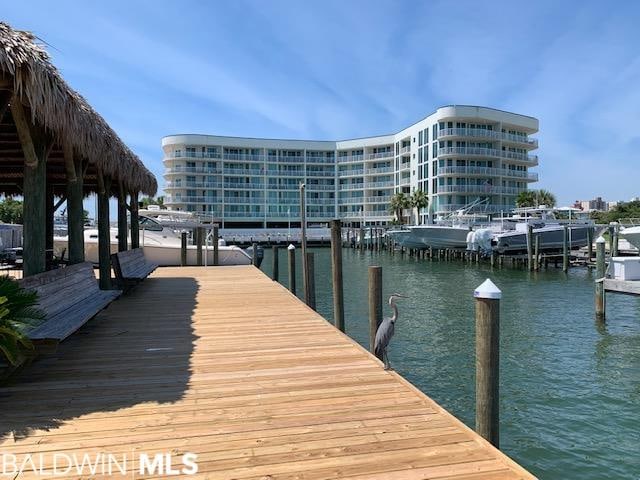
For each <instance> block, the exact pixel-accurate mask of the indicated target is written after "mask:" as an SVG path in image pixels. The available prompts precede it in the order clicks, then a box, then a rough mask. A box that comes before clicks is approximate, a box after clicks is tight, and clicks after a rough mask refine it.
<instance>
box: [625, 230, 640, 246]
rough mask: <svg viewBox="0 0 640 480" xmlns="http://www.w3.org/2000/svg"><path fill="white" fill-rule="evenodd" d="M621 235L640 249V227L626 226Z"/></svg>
mask: <svg viewBox="0 0 640 480" xmlns="http://www.w3.org/2000/svg"><path fill="white" fill-rule="evenodd" d="M620 236H621V237H622V238H624V239H625V240H626V241H627V242H629V243H630V244H631V245H633V246H634V247H636V248H639V249H640V227H626V228H625V229H623V230H621V231H620Z"/></svg>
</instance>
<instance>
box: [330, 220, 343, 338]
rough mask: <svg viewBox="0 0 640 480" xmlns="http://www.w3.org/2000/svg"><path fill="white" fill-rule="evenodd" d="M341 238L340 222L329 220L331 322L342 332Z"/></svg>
mask: <svg viewBox="0 0 640 480" xmlns="http://www.w3.org/2000/svg"><path fill="white" fill-rule="evenodd" d="M341 238H342V232H341V225H340V220H331V273H332V276H333V321H334V324H335V326H336V328H337V329H338V330H340V331H341V332H344V297H343V293H344V292H343V288H342V245H341V243H340V240H341Z"/></svg>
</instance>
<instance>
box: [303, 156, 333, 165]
mask: <svg viewBox="0 0 640 480" xmlns="http://www.w3.org/2000/svg"><path fill="white" fill-rule="evenodd" d="M335 160H336V159H335V157H307V163H326V164H331V165H333V164H335Z"/></svg>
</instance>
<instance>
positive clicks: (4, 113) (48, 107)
mask: <svg viewBox="0 0 640 480" xmlns="http://www.w3.org/2000/svg"><path fill="white" fill-rule="evenodd" d="M12 99H13V101H20V102H21V103H22V105H23V106H24V109H25V112H27V114H28V115H29V116H30V118H29V121H30V122H31V123H32V124H33V125H37V126H38V127H39V128H41V129H43V131H45V132H46V133H47V135H50V136H51V139H52V140H53V142H52V146H51V147H50V148H51V150H50V152H49V155H48V159H47V182H48V184H50V185H52V186H53V189H54V192H55V193H56V195H62V194H63V193H64V188H65V187H64V185H65V183H66V174H65V162H64V148H65V147H66V148H67V149H69V148H72V149H73V154H74V155H76V156H80V157H82V158H83V159H84V160H85V161H86V173H85V174H84V175H83V177H84V192H85V194H88V193H90V192H95V191H96V189H97V171H98V169H100V170H101V171H102V172H103V173H104V174H105V175H109V176H111V177H112V178H113V180H114V182H113V187H112V188H113V191H114V192H115V191H116V188H118V182H121V183H122V184H123V186H124V188H125V189H126V191H127V192H141V193H143V194H147V195H154V194H155V193H156V190H157V182H156V179H155V177H154V175H153V174H152V173H151V172H150V171H149V170H147V169H146V168H145V166H144V165H143V164H142V162H141V161H140V159H139V158H138V157H137V156H136V155H134V154H133V152H132V151H131V150H130V149H129V148H128V147H127V146H126V145H125V144H124V143H123V142H122V141H121V140H120V138H119V137H118V135H117V134H116V133H115V132H114V131H113V130H112V129H111V127H109V125H108V124H107V123H106V122H105V121H104V119H103V118H102V117H101V116H100V115H99V114H98V113H97V112H96V111H95V110H94V109H93V108H91V106H90V105H89V104H88V103H87V101H86V100H85V99H84V98H83V97H82V96H81V95H80V94H79V93H78V92H76V91H75V90H73V89H72V88H71V87H69V85H67V83H66V82H65V81H64V80H63V79H62V77H61V75H60V73H59V72H58V70H57V69H56V68H55V67H54V66H53V65H52V64H51V61H50V59H49V55H48V54H47V52H46V51H45V49H44V48H43V46H42V44H41V43H40V42H38V40H37V38H36V37H35V36H34V35H33V34H32V33H29V32H24V31H19V30H14V29H13V28H11V27H10V26H9V25H7V24H6V23H2V22H0V192H1V193H5V194H20V191H21V184H22V171H23V167H24V162H25V155H24V152H23V148H22V146H21V142H20V138H19V135H18V130H17V128H16V122H15V119H14V118H13V115H12V113H11V109H10V108H8V107H9V103H10V102H11V101H12Z"/></svg>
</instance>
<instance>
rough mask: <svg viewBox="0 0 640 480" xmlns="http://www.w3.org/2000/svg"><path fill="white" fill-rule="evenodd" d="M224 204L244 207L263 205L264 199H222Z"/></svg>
mask: <svg viewBox="0 0 640 480" xmlns="http://www.w3.org/2000/svg"><path fill="white" fill-rule="evenodd" d="M224 203H240V204H244V205H253V204H260V205H262V204H264V198H254V197H224Z"/></svg>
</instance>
